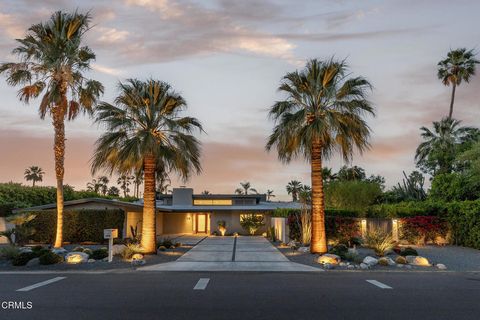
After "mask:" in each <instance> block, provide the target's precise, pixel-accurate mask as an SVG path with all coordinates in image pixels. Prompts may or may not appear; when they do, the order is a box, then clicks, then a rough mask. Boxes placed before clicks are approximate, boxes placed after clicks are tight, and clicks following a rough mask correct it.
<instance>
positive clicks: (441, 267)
mask: <svg viewBox="0 0 480 320" xmlns="http://www.w3.org/2000/svg"><path fill="white" fill-rule="evenodd" d="M436 267H437V269H439V270H447V266H446V265H444V264H443V263H438V264H437V265H436Z"/></svg>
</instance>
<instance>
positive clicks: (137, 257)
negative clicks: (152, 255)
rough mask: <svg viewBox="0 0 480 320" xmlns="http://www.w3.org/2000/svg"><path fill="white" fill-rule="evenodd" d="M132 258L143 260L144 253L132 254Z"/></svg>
mask: <svg viewBox="0 0 480 320" xmlns="http://www.w3.org/2000/svg"><path fill="white" fill-rule="evenodd" d="M132 260H143V254H141V253H135V254H134V255H133V256H132Z"/></svg>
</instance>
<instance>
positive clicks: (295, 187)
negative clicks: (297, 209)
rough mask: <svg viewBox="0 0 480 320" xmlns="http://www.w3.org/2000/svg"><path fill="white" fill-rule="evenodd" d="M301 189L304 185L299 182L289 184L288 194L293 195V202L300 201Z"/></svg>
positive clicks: (293, 181)
mask: <svg viewBox="0 0 480 320" xmlns="http://www.w3.org/2000/svg"><path fill="white" fill-rule="evenodd" d="M300 188H302V183H301V182H300V181H297V180H292V181H290V182H289V183H288V184H287V187H286V189H287V192H288V194H291V195H292V201H293V202H297V201H298V193H299V192H300Z"/></svg>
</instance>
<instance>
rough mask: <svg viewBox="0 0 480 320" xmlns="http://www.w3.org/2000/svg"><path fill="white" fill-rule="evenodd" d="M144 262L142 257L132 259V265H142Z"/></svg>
mask: <svg viewBox="0 0 480 320" xmlns="http://www.w3.org/2000/svg"><path fill="white" fill-rule="evenodd" d="M145 263H147V262H146V261H145V260H144V259H140V260H132V266H143V265H144V264H145Z"/></svg>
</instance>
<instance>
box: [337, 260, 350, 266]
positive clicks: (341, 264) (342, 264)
mask: <svg viewBox="0 0 480 320" xmlns="http://www.w3.org/2000/svg"><path fill="white" fill-rule="evenodd" d="M338 265H339V266H340V267H346V266H348V263H346V262H343V261H342V262H340V263H339V264H338Z"/></svg>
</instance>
